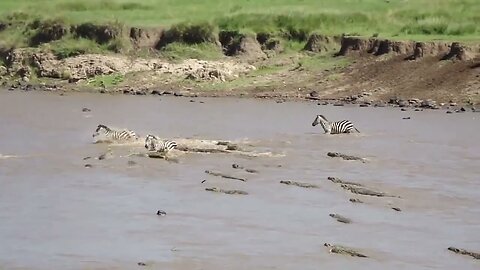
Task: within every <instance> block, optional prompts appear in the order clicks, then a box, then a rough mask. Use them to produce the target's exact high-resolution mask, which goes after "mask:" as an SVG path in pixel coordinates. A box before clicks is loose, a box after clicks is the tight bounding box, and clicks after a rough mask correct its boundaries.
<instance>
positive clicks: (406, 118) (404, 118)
mask: <svg viewBox="0 0 480 270" xmlns="http://www.w3.org/2000/svg"><path fill="white" fill-rule="evenodd" d="M402 119H403V120H409V119H410V116H409V117H403V118H402Z"/></svg>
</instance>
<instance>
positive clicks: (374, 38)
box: [0, 0, 480, 108]
mask: <svg viewBox="0 0 480 270" xmlns="http://www.w3.org/2000/svg"><path fill="white" fill-rule="evenodd" d="M7 2H8V1H7ZM57 2H58V1H57ZM307 2H308V3H304V4H298V3H297V4H298V8H306V7H307V6H311V7H316V5H317V4H316V3H313V2H312V3H311V2H310V1H307ZM380 2H382V1H370V0H368V1H363V2H362V3H363V4H362V5H361V6H362V7H363V9H361V10H362V11H361V12H360V11H359V13H358V14H351V13H349V9H348V8H346V6H344V5H343V4H341V3H340V2H338V1H336V2H335V1H332V2H330V1H327V2H325V3H324V5H326V6H328V7H329V8H331V9H329V11H328V12H327V11H323V13H322V12H320V13H319V12H314V13H312V14H308V15H302V14H300V13H299V14H297V13H289V14H288V15H285V14H284V13H282V12H280V11H278V12H273V11H272V12H273V13H272V14H270V13H269V14H263V15H261V14H254V13H252V12H253V10H255V9H254V8H255V7H254V6H255V5H260V4H261V3H263V2H261V3H256V4H251V3H250V4H249V3H244V5H243V6H240V9H239V10H242V11H241V12H240V11H239V12H240V13H239V12H236V11H230V12H227V13H226V14H224V15H221V16H220V15H218V14H217V15H213V14H210V13H208V11H207V10H204V9H199V10H201V11H203V13H201V12H199V14H195V18H196V16H200V15H202V16H200V17H199V18H197V19H195V20H192V21H191V22H183V21H181V22H177V21H173V22H169V23H166V22H164V21H162V19H161V18H158V19H155V20H156V21H155V22H156V24H155V25H156V26H152V24H150V23H149V24H144V23H142V22H141V21H138V20H136V19H132V18H131V17H130V15H132V14H136V12H138V11H142V12H146V10H149V9H152V10H156V8H157V6H156V5H154V3H150V2H145V3H144V4H137V5H133V4H132V5H127V4H128V3H127V4H126V3H124V2H122V3H119V2H116V1H110V2H108V3H107V2H105V1H103V2H101V4H100V5H93V4H92V5H90V4H91V3H90V2H89V1H85V3H83V4H81V5H80V4H79V5H72V4H69V3H66V2H65V3H63V2H61V1H59V2H58V3H57V4H58V9H59V17H58V18H54V19H52V18H49V19H45V18H44V17H42V16H41V15H39V14H38V10H41V9H42V7H38V10H37V11H35V10H33V9H31V8H32V7H33V6H34V4H33V3H31V5H30V6H29V7H30V8H27V7H24V9H20V11H18V10H16V9H14V8H12V7H13V6H14V5H13V4H12V5H7V7H6V9H5V10H6V11H9V10H10V11H11V12H12V13H7V15H4V16H3V18H2V19H0V40H1V42H0V83H1V85H2V86H3V87H4V88H8V89H12V90H14V89H24V90H36V89H39V90H42V89H43V90H55V91H65V92H71V91H84V92H99V93H111V94H114V93H124V94H135V95H143V94H162V93H164V94H168V93H172V94H177V95H182V96H235V97H256V98H273V99H276V100H278V101H282V100H291V99H296V100H298V99H309V100H316V101H330V102H333V103H338V104H340V103H341V104H346V103H358V104H362V105H364V106H370V105H375V104H378V105H381V104H384V103H389V102H390V103H394V104H396V105H399V106H410V105H411V106H421V104H422V103H424V104H427V105H425V106H428V107H433V108H435V107H445V105H449V106H454V105H451V104H455V105H459V106H470V107H472V106H478V105H479V104H480V42H479V35H478V33H479V30H478V29H477V26H475V25H474V26H469V20H468V19H469V18H470V17H471V16H474V15H472V14H475V13H472V14H470V13H465V14H464V15H463V16H454V15H455V14H456V12H457V11H458V10H457V9H454V8H452V7H454V6H456V7H460V6H462V7H464V8H467V7H468V10H476V9H477V8H478V7H477V5H475V3H474V2H471V3H470V2H469V1H456V0H451V1H442V2H441V3H438V5H436V6H435V7H432V6H429V5H427V3H423V4H425V6H422V4H421V3H420V4H419V3H418V2H416V3H415V5H417V4H418V5H419V6H418V7H416V8H417V9H412V8H413V7H411V6H410V5H403V4H402V3H401V2H402V1H385V2H382V3H380ZM419 2H423V1H419ZM457 2H458V3H457ZM4 4H5V3H4ZM263 4H265V3H263ZM410 4H413V3H410ZM182 5H183V6H182ZM189 5H190V4H188V3H182V4H181V5H180V6H178V5H172V6H171V13H172V14H176V13H178V12H180V11H181V10H184V9H185V8H187V7H190V6H189ZM252 5H253V6H252ZM288 6H289V3H288V1H285V2H282V3H279V4H278V6H276V8H280V7H288ZM20 7H21V5H19V8H20ZM99 7H101V8H99ZM147 7H148V8H147ZM195 8H198V7H195ZM243 9H244V10H243ZM6 11H5V12H6ZM334 11H335V12H334ZM387 11H389V12H390V14H391V19H390V20H386V18H383V17H382V16H384V14H385V13H388V12H387ZM427 11H428V12H430V13H428V14H426V13H425V12H427ZM109 12H112V14H117V13H119V12H120V13H122V14H124V15H125V18H124V19H122V20H117V21H116V22H115V23H110V22H106V21H104V20H108V16H107V14H109ZM422 12H424V13H422ZM91 13H95V14H97V13H98V14H97V15H101V14H103V15H105V16H106V17H105V18H104V17H102V16H103V15H102V16H97V17H96V18H95V19H91V18H90V17H91V16H90V15H91ZM147 13H148V12H147ZM337 13H338V14H337ZM62 14H63V15H68V16H67V17H68V18H69V19H68V20H66V19H62V18H61V16H62ZM78 14H83V15H84V17H82V18H83V19H79V18H78V17H77V15H78ZM89 14H90V15H89ZM333 14H337V15H335V16H334V15H333ZM382 14H383V15H382ZM402 14H403V15H402ZM407 14H408V16H407ZM415 14H416V15H415ZM422 14H423V15H422ZM254 15H255V16H254ZM145 16H146V15H145ZM165 16H166V15H165ZM209 16H210V17H209ZM325 16H326V17H325ZM332 16H333V17H332ZM469 16H470V17H469ZM257 17H258V18H257ZM340 17H341V18H343V21H342V22H340V21H339V18H340ZM437 17H438V18H442V20H440V19H438V20H433V21H431V22H429V21H428V20H427V19H428V18H437ZM89 18H90V19H89ZM254 18H256V19H255V20H254ZM260 18H261V20H260ZM362 18H363V19H362ZM419 18H424V19H422V20H420V21H419ZM151 19H152V20H153V19H154V18H153V17H152V18H151ZM382 20H385V24H382V23H378V22H379V21H382ZM260 21H262V22H263V23H260ZM152 23H153V22H152ZM160 25H162V26H160ZM334 26H335V27H334ZM454 26H455V27H457V28H458V29H457V28H455V27H454ZM455 29H457V30H456V31H454V30H455ZM347 30H348V31H347ZM352 30H355V31H352ZM372 30H375V31H374V32H371V31H372ZM434 103H436V104H434ZM441 104H443V105H441Z"/></svg>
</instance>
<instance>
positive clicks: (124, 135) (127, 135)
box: [92, 124, 138, 141]
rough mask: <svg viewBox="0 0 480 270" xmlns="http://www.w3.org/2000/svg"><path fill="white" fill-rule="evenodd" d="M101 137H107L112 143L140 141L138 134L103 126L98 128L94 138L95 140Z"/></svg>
mask: <svg viewBox="0 0 480 270" xmlns="http://www.w3.org/2000/svg"><path fill="white" fill-rule="evenodd" d="M101 135H103V136H105V138H106V139H107V140H112V141H131V140H138V136H137V134H136V133H135V132H134V131H132V130H128V129H123V130H115V129H112V128H109V127H107V126H106V125H102V124H100V125H98V126H97V128H96V129H95V132H94V133H93V135H92V136H93V137H94V138H95V137H98V136H101Z"/></svg>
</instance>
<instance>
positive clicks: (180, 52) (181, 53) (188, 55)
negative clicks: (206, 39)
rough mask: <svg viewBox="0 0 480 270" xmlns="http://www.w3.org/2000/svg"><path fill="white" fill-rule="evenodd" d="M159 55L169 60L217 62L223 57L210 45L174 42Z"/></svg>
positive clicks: (217, 49)
mask: <svg viewBox="0 0 480 270" xmlns="http://www.w3.org/2000/svg"><path fill="white" fill-rule="evenodd" d="M160 55H162V56H164V57H166V58H168V59H170V60H173V61H175V60H182V59H203V60H218V59H221V58H222V57H223V56H224V55H223V53H222V51H221V49H220V48H219V47H217V46H216V45H214V44H212V43H201V44H191V45H190V44H185V43H179V42H174V43H170V44H168V45H166V46H165V47H164V48H162V49H161V50H160Z"/></svg>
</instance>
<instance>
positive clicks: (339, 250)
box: [323, 243, 368, 258]
mask: <svg viewBox="0 0 480 270" xmlns="http://www.w3.org/2000/svg"><path fill="white" fill-rule="evenodd" d="M323 245H324V246H326V247H329V248H330V250H329V251H330V253H336V254H342V255H349V256H352V257H360V258H368V257H367V256H366V255H364V254H362V253H360V252H358V251H356V250H354V249H352V248H348V247H344V246H340V245H331V244H328V243H325V244H323Z"/></svg>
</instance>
